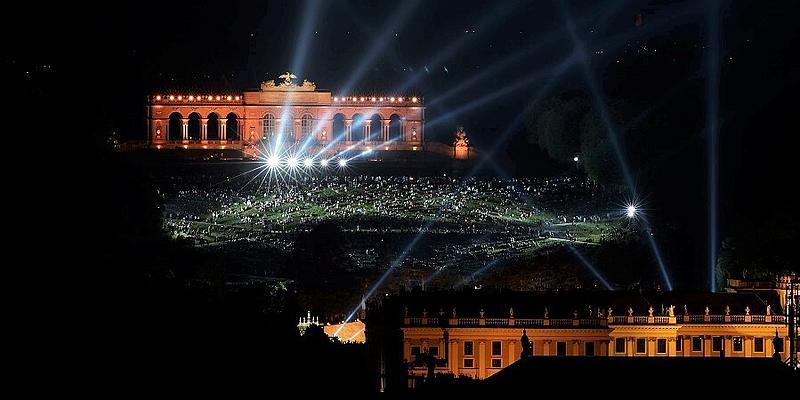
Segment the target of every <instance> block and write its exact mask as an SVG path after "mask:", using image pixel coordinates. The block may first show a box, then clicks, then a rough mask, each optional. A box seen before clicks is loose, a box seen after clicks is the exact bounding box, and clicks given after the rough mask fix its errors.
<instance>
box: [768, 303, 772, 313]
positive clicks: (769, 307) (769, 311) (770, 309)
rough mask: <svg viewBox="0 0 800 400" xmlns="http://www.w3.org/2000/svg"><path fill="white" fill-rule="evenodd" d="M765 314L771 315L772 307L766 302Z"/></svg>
mask: <svg viewBox="0 0 800 400" xmlns="http://www.w3.org/2000/svg"><path fill="white" fill-rule="evenodd" d="M767 315H772V307H771V306H770V305H769V304H767Z"/></svg>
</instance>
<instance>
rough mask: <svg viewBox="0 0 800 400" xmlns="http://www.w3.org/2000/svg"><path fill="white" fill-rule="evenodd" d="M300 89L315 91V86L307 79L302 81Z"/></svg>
mask: <svg viewBox="0 0 800 400" xmlns="http://www.w3.org/2000/svg"><path fill="white" fill-rule="evenodd" d="M300 87H301V88H303V89H309V90H316V89H317V84H316V83H314V82H311V81H309V80H308V79H303V84H302V85H300Z"/></svg>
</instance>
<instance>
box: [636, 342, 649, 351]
mask: <svg viewBox="0 0 800 400" xmlns="http://www.w3.org/2000/svg"><path fill="white" fill-rule="evenodd" d="M636 353H638V354H644V353H647V339H642V338H639V339H636Z"/></svg>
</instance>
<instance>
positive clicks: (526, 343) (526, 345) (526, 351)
mask: <svg viewBox="0 0 800 400" xmlns="http://www.w3.org/2000/svg"><path fill="white" fill-rule="evenodd" d="M519 343H520V345H522V354H520V358H527V357H530V356H532V354H531V341H530V340H529V339H528V335H527V334H526V332H525V329H523V330H522V337H521V338H520V339H519Z"/></svg>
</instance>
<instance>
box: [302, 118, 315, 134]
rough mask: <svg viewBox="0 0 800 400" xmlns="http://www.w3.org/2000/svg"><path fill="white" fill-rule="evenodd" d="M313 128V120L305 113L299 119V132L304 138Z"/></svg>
mask: <svg viewBox="0 0 800 400" xmlns="http://www.w3.org/2000/svg"><path fill="white" fill-rule="evenodd" d="M313 130H314V120H313V119H312V118H311V116H310V115H308V114H306V115H303V117H302V118H301V119H300V134H301V135H302V136H303V137H304V138H305V137H308V136H311V132H312V131H313Z"/></svg>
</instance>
